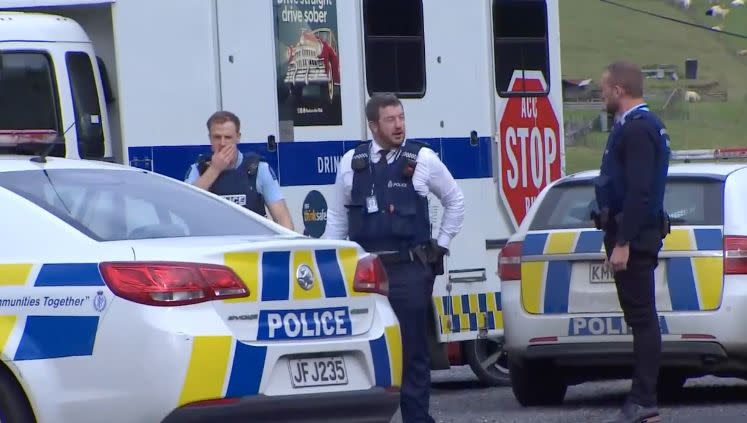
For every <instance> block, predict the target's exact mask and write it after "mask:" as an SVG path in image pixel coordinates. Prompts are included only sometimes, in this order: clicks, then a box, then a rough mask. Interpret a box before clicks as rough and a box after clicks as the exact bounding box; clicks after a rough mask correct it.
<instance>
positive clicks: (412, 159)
mask: <svg viewBox="0 0 747 423" xmlns="http://www.w3.org/2000/svg"><path fill="white" fill-rule="evenodd" d="M423 147H428V144H426V143H424V142H422V141H416V140H407V143H405V145H404V146H403V147H402V150H401V156H402V157H403V158H404V159H405V164H404V166H403V168H402V174H403V175H404V176H406V177H408V178H411V177H412V175H413V174H414V173H415V167H416V166H417V164H418V162H417V161H418V153H419V152H420V149H421V148H423Z"/></svg>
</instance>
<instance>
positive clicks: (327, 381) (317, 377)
mask: <svg viewBox="0 0 747 423" xmlns="http://www.w3.org/2000/svg"><path fill="white" fill-rule="evenodd" d="M288 366H289V367H290V378H291V383H292V384H293V387H294V388H306V387H309V386H328V385H347V384H348V372H347V369H346V368H345V359H344V358H343V357H314V358H299V359H292V360H289V361H288Z"/></svg>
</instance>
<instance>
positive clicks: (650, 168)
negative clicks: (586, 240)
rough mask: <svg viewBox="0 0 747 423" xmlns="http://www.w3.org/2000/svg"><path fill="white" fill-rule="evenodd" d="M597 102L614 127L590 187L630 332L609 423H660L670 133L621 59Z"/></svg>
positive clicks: (636, 74) (638, 77) (634, 69)
mask: <svg viewBox="0 0 747 423" xmlns="http://www.w3.org/2000/svg"><path fill="white" fill-rule="evenodd" d="M601 86H602V97H603V98H604V102H605V105H606V108H607V111H608V112H609V113H611V114H613V115H615V120H616V123H615V125H614V128H613V129H612V132H611V133H610V135H609V138H608V140H607V146H606V147H605V150H604V155H603V158H602V165H601V169H600V176H599V177H598V178H597V180H596V181H595V183H596V187H595V188H596V201H597V207H598V208H597V210H595V212H593V213H592V218H593V219H594V221H595V223H596V226H597V228H599V229H602V230H604V232H605V235H604V245H605V249H606V251H607V258H608V261H609V265H610V266H611V267H612V270H613V271H614V275H615V285H616V287H617V294H618V299H619V301H620V306H621V307H622V310H623V314H624V316H625V321H626V323H627V324H628V325H629V326H630V327H631V328H632V329H633V355H634V363H635V364H634V368H633V383H632V387H631V390H630V394H629V395H628V398H627V400H626V401H625V404H624V405H623V407H622V410H621V411H620V413H619V414H618V415H617V416H615V417H614V418H613V419H612V420H608V423H642V422H646V423H648V422H658V421H660V420H659V419H660V417H659V412H658V409H657V406H656V403H657V389H656V388H657V379H658V377H659V362H660V356H661V332H660V328H659V318H658V316H657V312H656V298H655V295H654V269H655V268H656V266H657V265H658V254H659V251H660V249H661V247H662V240H663V238H664V237H665V236H666V234H667V233H668V232H669V219H668V216H667V214H666V211H665V210H664V188H665V183H666V177H667V173H668V169H669V156H670V149H669V136H668V135H667V131H666V128H665V126H664V124H663V123H662V122H661V120H660V119H659V118H658V117H657V116H655V115H654V114H653V113H652V112H651V111H650V110H649V108H648V106H647V105H646V103H645V102H644V100H643V75H642V73H641V70H640V68H639V67H638V66H637V65H635V64H633V63H630V62H627V61H618V62H614V63H612V64H610V65H609V66H607V68H606V69H605V71H604V72H603V74H602V80H601Z"/></svg>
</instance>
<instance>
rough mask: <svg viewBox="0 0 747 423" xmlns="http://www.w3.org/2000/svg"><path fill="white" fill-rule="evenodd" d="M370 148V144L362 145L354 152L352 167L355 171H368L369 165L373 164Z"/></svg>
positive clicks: (364, 143)
mask: <svg viewBox="0 0 747 423" xmlns="http://www.w3.org/2000/svg"><path fill="white" fill-rule="evenodd" d="M369 148H370V143H369V142H363V143H360V144H358V146H357V147H355V151H354V152H353V159H352V161H351V162H350V166H351V167H352V168H353V171H355V172H360V171H362V170H365V169H368V166H369V163H370V162H371V156H370V153H369V151H370V149H369Z"/></svg>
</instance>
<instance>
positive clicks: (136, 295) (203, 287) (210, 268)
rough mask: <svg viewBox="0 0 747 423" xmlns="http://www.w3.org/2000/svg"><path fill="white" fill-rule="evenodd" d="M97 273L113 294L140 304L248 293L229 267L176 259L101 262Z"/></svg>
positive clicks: (190, 301) (197, 300)
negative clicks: (99, 271) (164, 260)
mask: <svg viewBox="0 0 747 423" xmlns="http://www.w3.org/2000/svg"><path fill="white" fill-rule="evenodd" d="M100 269H101V274H102V275H103V277H104V281H105V282H106V284H107V286H108V287H109V289H111V290H112V292H114V294H115V295H117V296H119V297H122V298H124V299H127V300H130V301H134V302H136V303H140V304H147V305H154V306H177V305H185V304H196V303H201V302H204V301H212V300H224V299H228V298H239V297H246V296H248V295H249V289H247V287H246V285H244V282H243V281H242V280H241V279H240V278H239V277H238V275H236V273H234V271H233V270H231V269H230V268H229V267H226V266H220V265H215V264H201V263H177V262H105V263H101V265H100Z"/></svg>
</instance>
